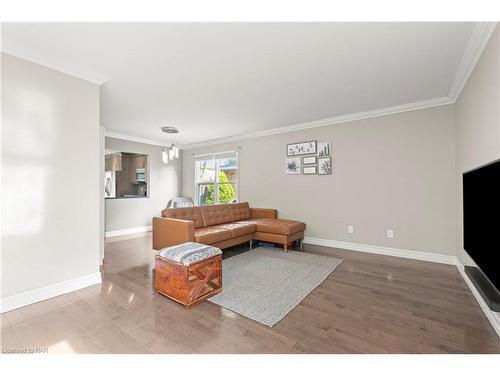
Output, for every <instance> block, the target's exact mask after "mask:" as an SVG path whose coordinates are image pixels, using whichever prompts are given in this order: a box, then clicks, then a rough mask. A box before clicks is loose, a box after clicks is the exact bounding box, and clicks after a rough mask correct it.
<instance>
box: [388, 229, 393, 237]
mask: <svg viewBox="0 0 500 375" xmlns="http://www.w3.org/2000/svg"><path fill="white" fill-rule="evenodd" d="M387 238H394V231H393V230H392V229H387Z"/></svg>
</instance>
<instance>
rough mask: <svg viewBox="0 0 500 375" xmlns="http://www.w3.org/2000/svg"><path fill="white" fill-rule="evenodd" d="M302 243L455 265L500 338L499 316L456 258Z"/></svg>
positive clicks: (332, 243) (323, 241)
mask: <svg viewBox="0 0 500 375" xmlns="http://www.w3.org/2000/svg"><path fill="white" fill-rule="evenodd" d="M304 243H308V244H311V245H321V246H327V247H336V248H339V249H345V250H354V251H361V252H365V253H371V254H380V255H389V256H394V257H399V258H407V259H415V260H424V261H428V262H434V263H443V264H452V265H455V266H456V267H457V269H458V272H459V273H460V275H461V276H462V278H463V279H464V280H465V283H466V284H467V286H468V287H469V289H470V291H471V292H472V295H473V296H474V298H475V299H476V300H477V302H478V303H479V306H480V307H481V310H483V312H484V315H486V318H487V319H488V321H489V322H490V323H491V325H492V326H493V329H494V330H495V332H496V333H497V335H498V336H499V337H500V314H497V313H495V312H494V311H491V310H490V308H489V307H488V305H487V304H486V302H484V300H483V297H481V294H479V292H478V291H477V289H476V287H475V286H474V284H473V283H472V281H471V280H470V279H469V277H468V276H467V274H466V273H465V271H464V266H463V264H462V263H461V262H460V261H459V260H458V258H457V257H456V256H453V255H443V254H435V253H426V252H423V251H414V250H404V249H397V248H393V247H383V246H374V245H366V244H360V243H354V242H343V241H335V240H326V239H322V238H315V237H305V238H304Z"/></svg>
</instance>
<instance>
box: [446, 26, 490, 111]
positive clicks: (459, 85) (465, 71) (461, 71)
mask: <svg viewBox="0 0 500 375" xmlns="http://www.w3.org/2000/svg"><path fill="white" fill-rule="evenodd" d="M496 25H497V23H496V22H477V23H476V26H475V27H474V30H473V32H472V35H471V37H470V39H469V43H468V44H467V48H466V49H465V52H464V55H463V56H462V60H461V61H460V64H459V65H458V68H457V71H456V73H455V77H454V78H453V83H452V85H451V87H450V91H449V92H448V97H449V98H450V99H451V100H453V102H455V101H456V100H457V99H458V96H459V95H460V93H461V92H462V90H463V88H464V86H465V84H466V83H467V80H468V79H469V77H470V75H471V73H472V71H473V69H474V66H475V65H476V63H477V61H478V60H479V57H481V54H482V53H483V50H484V47H486V44H487V43H488V40H489V39H490V37H491V34H493V31H494V30H495V27H496Z"/></svg>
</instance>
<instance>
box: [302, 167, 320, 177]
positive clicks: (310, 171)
mask: <svg viewBox="0 0 500 375" xmlns="http://www.w3.org/2000/svg"><path fill="white" fill-rule="evenodd" d="M302 173H303V174H305V175H307V174H318V167H317V166H315V165H312V166H308V167H306V166H304V169H303V170H302Z"/></svg>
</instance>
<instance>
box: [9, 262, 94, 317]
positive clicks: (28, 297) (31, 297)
mask: <svg viewBox="0 0 500 375" xmlns="http://www.w3.org/2000/svg"><path fill="white" fill-rule="evenodd" d="M101 281H102V280H101V273H100V272H96V273H92V274H90V275H85V276H81V277H77V278H76V279H71V280H67V281H62V282H60V283H57V284H52V285H47V286H44V287H42V288H38V289H33V290H28V291H27V292H23V293H19V294H15V295H13V296H9V297H4V298H2V299H1V300H0V312H2V313H4V312H7V311H10V310H14V309H18V308H20V307H23V306H27V305H31V304H32V303H35V302H40V301H43V300H46V299H49V298H52V297H57V296H60V295H61V294H66V293H69V292H74V291H75V290H78V289H82V288H86V287H88V286H91V285H95V284H100V283H101Z"/></svg>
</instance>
